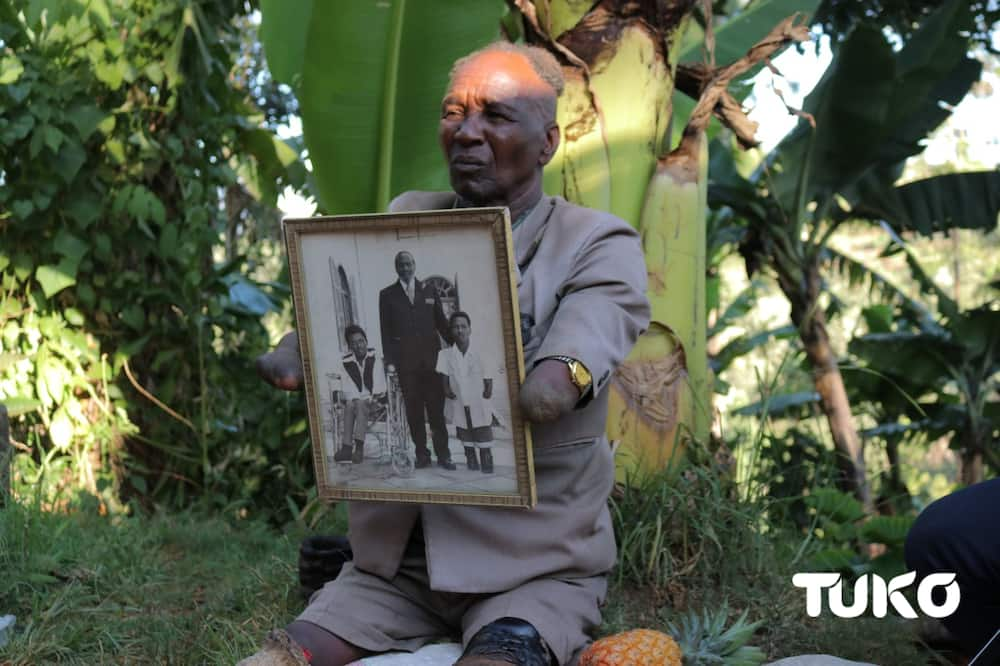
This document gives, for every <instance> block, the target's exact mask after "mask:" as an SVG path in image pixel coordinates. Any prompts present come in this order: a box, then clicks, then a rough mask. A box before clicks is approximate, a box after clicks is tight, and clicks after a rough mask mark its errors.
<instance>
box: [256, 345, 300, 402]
mask: <svg viewBox="0 0 1000 666" xmlns="http://www.w3.org/2000/svg"><path fill="white" fill-rule="evenodd" d="M256 365H257V374H259V375H260V376H261V377H262V378H263V379H264V381H266V382H267V383H268V384H270V385H271V386H275V387H277V388H280V389H284V390H286V391H301V390H302V386H303V384H305V378H304V377H303V376H302V357H301V355H300V353H299V336H298V334H297V333H296V332H295V331H292V332H291V333H286V334H285V336H284V337H283V338H281V341H280V342H278V346H277V347H275V348H274V349H272V350H271V351H269V352H268V353H266V354H263V355H262V356H258V357H257V361H256Z"/></svg>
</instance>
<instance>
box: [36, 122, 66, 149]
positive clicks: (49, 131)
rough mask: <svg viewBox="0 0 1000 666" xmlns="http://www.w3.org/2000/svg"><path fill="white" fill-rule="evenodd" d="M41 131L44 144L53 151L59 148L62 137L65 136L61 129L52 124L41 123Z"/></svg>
mask: <svg viewBox="0 0 1000 666" xmlns="http://www.w3.org/2000/svg"><path fill="white" fill-rule="evenodd" d="M41 132H42V134H44V135H45V145H46V146H48V147H49V150H51V151H52V152H53V153H54V152H56V151H58V150H59V146H61V145H62V142H63V139H64V138H66V137H65V135H64V134H63V133H62V131H61V130H60V129H59V128H58V127H55V126H53V125H42V128H41Z"/></svg>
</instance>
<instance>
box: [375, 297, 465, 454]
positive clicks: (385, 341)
mask: <svg viewBox="0 0 1000 666" xmlns="http://www.w3.org/2000/svg"><path fill="white" fill-rule="evenodd" d="M378 316H379V323H380V324H381V327H382V349H383V352H384V353H385V360H386V363H389V364H392V365H394V366H396V371H397V372H398V373H399V387H400V389H401V390H402V392H403V403H404V404H405V405H406V423H407V425H409V427H410V437H411V438H412V439H413V445H414V447H415V449H416V454H417V460H427V459H429V458H430V452H429V451H428V450H427V431H426V429H425V427H424V424H425V421H424V411H425V410H426V413H427V421H426V422H427V423H430V426H431V438H432V439H433V442H434V454H435V455H436V456H437V459H438V461H446V460H450V459H451V455H450V454H449V453H448V430H447V426H446V425H445V420H444V386H443V384H442V381H441V377H440V375H438V374H437V372H436V371H435V368H436V367H437V356H438V351H439V350H440V349H441V341H440V339H439V338H438V333H440V334H441V336H442V337H443V338H445V339H446V340H447V339H448V319H447V318H446V317H445V316H444V309H443V308H442V307H441V299H439V298H438V295H437V294H436V293H435V292H434V290H433V289H432V288H430V287H428V286H426V285H424V283H423V282H421V281H420V280H417V279H416V278H414V279H413V302H412V303H411V302H410V299H409V297H408V296H407V295H406V292H405V291H404V290H403V285H401V284H400V283H399V281H398V280H397V281H396V282H393V283H392V284H391V285H389V286H388V287H386V288H385V289H383V290H382V291H380V292H379V295H378Z"/></svg>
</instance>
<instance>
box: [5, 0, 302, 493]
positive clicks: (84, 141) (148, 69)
mask: <svg viewBox="0 0 1000 666" xmlns="http://www.w3.org/2000/svg"><path fill="white" fill-rule="evenodd" d="M244 11H246V6H245V5H244V3H242V2H237V1H236V0H228V1H225V2H190V1H187V0H168V1H164V2H161V1H156V2H154V1H153V0H140V1H138V2H132V3H117V2H108V1H106V0H93V1H91V2H89V3H64V2H45V1H37V2H30V3H20V2H16V3H14V5H13V6H12V5H11V4H10V3H9V2H4V3H2V4H0V19H2V20H0V40H2V54H3V55H2V69H0V78H2V79H3V80H4V81H5V85H3V86H2V87H0V165H2V166H0V184H2V187H0V239H2V240H0V336H2V340H3V353H4V356H3V358H4V363H3V364H0V401H3V402H5V403H8V404H11V405H12V407H14V410H13V412H14V413H20V414H21V417H20V419H16V420H15V422H14V423H13V424H12V426H13V432H14V435H15V438H16V439H18V440H19V441H21V442H22V443H24V444H25V445H26V446H28V447H30V449H31V454H30V455H31V458H32V461H33V465H34V470H33V473H35V474H37V475H38V478H41V477H42V476H44V475H47V474H50V473H55V472H56V469H57V467H58V465H56V464H55V463H56V459H57V458H67V459H71V460H74V461H76V463H75V464H74V465H73V466H72V470H74V473H75V475H76V476H77V480H76V482H77V483H78V484H81V485H83V486H85V487H87V488H89V489H90V491H91V492H98V491H99V490H101V488H99V486H101V487H104V486H106V485H107V484H111V485H113V486H115V487H116V490H120V491H121V492H122V493H123V494H125V495H128V494H130V493H137V494H139V495H147V494H149V495H151V496H152V497H155V498H158V499H160V498H172V499H174V500H177V501H186V499H187V498H189V497H190V495H191V493H192V492H196V493H200V492H205V491H209V490H217V491H219V497H221V498H223V501H228V500H227V499H225V498H231V499H232V501H236V502H240V501H245V500H246V499H247V498H250V497H252V496H255V495H259V494H261V493H271V492H275V491H278V492H280V491H281V490H282V489H284V488H287V487H288V485H292V486H293V487H296V488H298V489H301V488H302V487H304V485H306V483H305V481H306V475H307V474H308V463H307V461H308V457H307V456H306V455H305V454H304V449H305V447H304V446H302V443H303V440H304V436H303V435H301V434H297V433H295V432H294V431H292V430H289V428H290V427H291V426H293V425H294V424H295V423H297V422H300V420H301V413H300V412H299V411H296V410H295V409H293V408H292V407H293V405H292V404H291V403H288V402H287V401H286V400H285V399H284V398H283V397H281V396H278V395H276V394H275V393H274V392H273V391H271V390H269V389H265V388H264V387H263V386H262V385H261V382H259V380H257V379H256V378H255V376H254V372H253V368H252V365H251V363H252V358H253V356H254V355H255V354H256V353H260V352H262V351H264V349H265V348H266V347H267V344H268V336H267V332H266V331H265V329H264V327H263V325H262V321H261V317H262V315H263V314H264V313H265V312H267V311H272V310H275V309H276V308H278V306H279V304H280V303H281V300H280V299H281V298H283V297H284V296H285V293H284V292H283V291H275V290H274V289H272V288H271V287H269V286H266V285H259V284H256V283H254V282H253V280H251V279H250V278H249V276H248V272H249V270H251V269H252V268H253V266H254V264H253V254H252V252H254V251H256V250H253V249H252V248H250V247H249V246H248V245H247V244H246V243H244V244H242V245H238V246H233V245H232V244H231V243H230V245H231V246H230V247H227V248H225V252H223V243H224V241H230V240H232V238H233V237H235V236H238V235H239V234H240V231H241V230H242V231H246V230H247V229H248V227H250V226H252V223H253V221H252V220H250V219H248V217H247V214H246V211H247V210H248V207H249V204H244V205H239V206H237V205H234V204H233V202H237V201H244V200H247V199H249V200H252V201H253V202H254V203H255V205H256V206H258V207H259V208H266V206H267V205H268V204H273V203H274V197H275V195H276V192H277V191H278V190H279V189H280V188H282V187H283V186H284V185H285V184H301V182H302V179H303V177H304V170H303V168H302V165H301V163H300V162H299V161H298V159H297V156H296V153H295V151H294V150H293V149H292V148H290V147H289V146H287V145H286V144H284V143H282V142H280V141H278V140H277V139H276V138H275V137H274V136H273V135H272V134H271V133H270V132H269V131H267V130H265V129H262V121H263V119H264V116H263V113H261V112H260V111H259V110H258V109H257V107H255V105H254V103H253V102H252V101H251V100H250V99H249V97H248V95H249V91H248V90H247V89H243V88H239V87H237V86H236V85H234V83H233V78H232V76H231V75H233V73H234V67H235V56H236V54H237V53H239V50H240V43H241V42H240V35H239V32H238V27H237V25H238V24H237V22H236V21H237V20H238V19H240V17H241V16H242V12H244ZM238 173H243V174H244V176H245V178H244V179H243V180H241V179H240V178H239V177H238ZM247 188H249V189H251V190H255V191H257V192H258V193H261V199H259V200H257V199H254V198H253V197H251V196H249V195H246V192H247ZM240 193H243V194H244V196H243V197H242V199H241V197H240V196H237V195H239V194H240ZM223 195H225V198H223ZM223 254H224V255H225V259H226V261H224V262H222V263H216V262H215V261H213V258H221V257H222V255H223ZM129 375H131V377H129ZM287 436H291V438H292V441H293V442H295V443H296V444H299V445H298V446H293V447H290V450H289V451H287V452H286V453H285V454H284V457H285V458H286V460H287V459H289V458H290V459H292V460H293V461H294V463H295V464H294V468H296V469H298V470H303V471H302V473H301V475H299V473H298V472H295V474H296V476H297V478H295V479H292V478H285V479H283V481H284V483H281V484H271V483H265V479H268V480H269V481H270V480H273V477H274V474H273V472H272V471H271V470H270V469H269V467H270V465H271V461H269V460H268V459H267V458H268V457H271V455H272V454H273V453H274V452H277V451H279V450H280V447H282V445H283V444H282V442H283V439H285V437H287ZM50 480H51V481H53V482H54V483H58V482H60V480H58V479H50ZM286 484H287V485H286ZM279 496H280V495H279ZM303 499H304V498H303Z"/></svg>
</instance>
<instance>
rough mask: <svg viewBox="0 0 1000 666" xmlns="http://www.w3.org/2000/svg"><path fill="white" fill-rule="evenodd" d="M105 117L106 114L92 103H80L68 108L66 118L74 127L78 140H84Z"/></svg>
mask: <svg viewBox="0 0 1000 666" xmlns="http://www.w3.org/2000/svg"><path fill="white" fill-rule="evenodd" d="M106 117H108V114H106V113H105V112H104V111H102V110H101V109H99V108H97V107H96V106H94V105H93V104H81V105H79V106H77V107H75V108H72V109H70V110H69V113H68V114H67V118H66V119H67V120H69V122H71V123H72V124H73V127H75V128H76V134H77V136H79V137H80V140H81V141H86V140H87V139H89V138H90V135H91V134H93V133H94V131H95V130H96V129H97V127H98V126H99V125H100V124H101V122H102V121H103V120H104V119H105V118H106Z"/></svg>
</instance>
